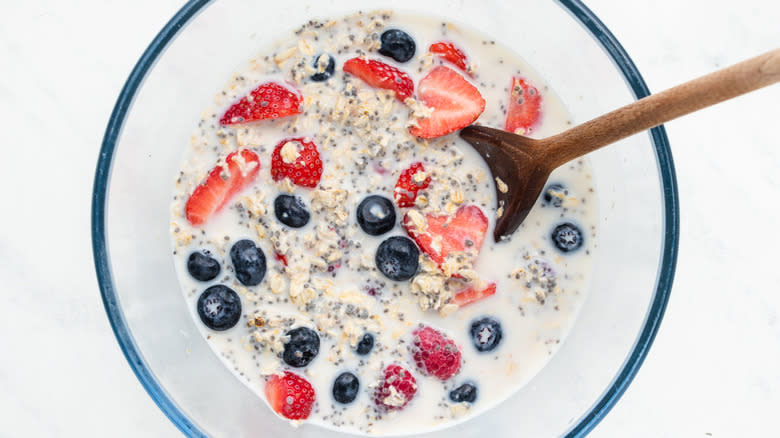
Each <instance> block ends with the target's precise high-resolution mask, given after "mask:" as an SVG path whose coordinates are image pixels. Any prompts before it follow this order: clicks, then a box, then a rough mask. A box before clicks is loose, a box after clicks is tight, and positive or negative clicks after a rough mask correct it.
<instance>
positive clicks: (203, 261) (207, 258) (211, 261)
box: [187, 251, 221, 281]
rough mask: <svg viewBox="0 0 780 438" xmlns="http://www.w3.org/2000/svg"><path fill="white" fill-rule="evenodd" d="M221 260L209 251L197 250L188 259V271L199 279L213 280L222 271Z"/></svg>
mask: <svg viewBox="0 0 780 438" xmlns="http://www.w3.org/2000/svg"><path fill="white" fill-rule="evenodd" d="M220 269H221V268H220V266H219V262H218V261H217V260H216V259H215V258H214V257H211V254H210V253H209V252H208V251H195V252H193V253H192V254H190V257H189V258H188V259H187V272H189V273H190V275H191V276H192V278H194V279H196V280H199V281H211V280H213V279H215V278H217V275H219V271H220Z"/></svg>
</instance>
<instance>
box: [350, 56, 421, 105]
mask: <svg viewBox="0 0 780 438" xmlns="http://www.w3.org/2000/svg"><path fill="white" fill-rule="evenodd" d="M343 69H344V71H345V72H347V73H349V74H351V75H353V76H357V77H358V78H360V79H362V80H363V81H364V82H365V83H367V84H368V85H371V86H372V87H376V88H382V89H385V90H393V91H395V97H396V99H398V100H400V101H401V102H403V101H404V100H405V99H406V98H407V97H411V96H412V94H413V93H414V81H412V78H410V77H409V75H408V74H406V73H404V72H403V71H401V70H399V69H397V68H395V67H393V66H391V65H387V64H385V63H384V62H382V61H377V60H374V59H365V58H352V59H350V60H348V61H347V62H345V63H344V67H343Z"/></svg>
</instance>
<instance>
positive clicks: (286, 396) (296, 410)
mask: <svg viewBox="0 0 780 438" xmlns="http://www.w3.org/2000/svg"><path fill="white" fill-rule="evenodd" d="M265 398H266V399H267V400H268V404H270V405H271V408H273V410H274V411H275V412H276V413H277V414H279V415H281V416H282V417H284V418H289V419H290V420H305V419H306V418H308V417H309V414H311V408H312V406H314V400H315V398H316V394H315V393H314V388H312V387H311V383H309V382H308V381H306V379H304V378H303V377H301V376H299V375H297V374H294V373H291V372H289V371H285V372H284V375H282V376H279V375H276V374H274V375H273V376H272V377H271V379H270V380H268V382H266V384H265Z"/></svg>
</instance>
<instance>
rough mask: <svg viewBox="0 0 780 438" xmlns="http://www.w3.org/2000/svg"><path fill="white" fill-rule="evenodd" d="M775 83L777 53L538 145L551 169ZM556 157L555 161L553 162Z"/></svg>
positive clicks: (779, 65) (656, 96)
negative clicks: (542, 145) (544, 148)
mask: <svg viewBox="0 0 780 438" xmlns="http://www.w3.org/2000/svg"><path fill="white" fill-rule="evenodd" d="M778 81H780V49H775V50H772V51H769V52H767V53H764V54H763V55H760V56H757V57H755V58H751V59H748V60H747V61H743V62H740V63H739V64H734V65H732V66H730V67H726V68H724V69H722V70H718V71H716V72H714V73H710V74H708V75H706V76H702V77H700V78H698V79H694V80H692V81H689V82H686V83H684V84H681V85H678V86H676V87H673V88H670V89H668V90H666V91H662V92H660V93H658V94H653V95H650V96H647V97H644V98H642V99H640V100H637V101H636V102H633V103H631V104H629V105H626V106H624V107H622V108H619V109H616V110H615V111H612V112H610V113H607V114H605V115H603V116H601V117H597V118H595V119H593V120H591V121H589V122H585V123H583V124H581V125H578V126H576V127H574V128H571V129H569V130H567V131H564V132H562V133H560V134H557V135H554V136H552V137H548V138H547V139H545V140H544V143H546V144H547V145H546V147H547V150H546V151H545V154H546V155H547V156H548V157H550V158H551V159H552V157H555V161H558V162H557V163H554V164H555V166H554V167H557V166H559V165H561V164H563V163H566V162H568V161H571V160H573V159H574V158H577V157H579V156H582V155H585V154H587V153H588V152H592V151H594V150H596V149H598V148H600V147H602V146H606V145H608V144H611V143H614V142H616V141H618V140H621V139H623V138H625V137H628V136H630V135H633V134H636V133H639V132H642V131H645V130H648V129H650V128H653V127H655V126H658V125H660V124H662V123H664V122H668V121H670V120H673V119H676V118H677V117H680V116H684V115H686V114H688V113H691V112H694V111H697V110H700V109H702V108H706V107H708V106H710V105H714V104H716V103H719V102H722V101H724V100H728V99H731V98H734V97H737V96H739V95H741V94H745V93H748V92H750V91H754V90H757V89H759V88H761V87H765V86H767V85H771V84H773V83H775V82H778ZM558 157H560V158H558Z"/></svg>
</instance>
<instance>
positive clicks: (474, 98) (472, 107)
mask: <svg viewBox="0 0 780 438" xmlns="http://www.w3.org/2000/svg"><path fill="white" fill-rule="evenodd" d="M417 95H418V97H419V99H420V100H421V101H422V103H423V104H425V106H426V107H428V108H431V109H432V110H433V112H432V113H431V115H430V116H428V117H423V118H418V119H417V120H416V122H415V125H413V126H412V127H411V128H409V132H410V133H411V134H412V135H414V136H417V137H421V138H434V137H441V136H442V135H447V134H449V133H452V132H455V131H457V130H459V129H461V128H465V127H466V126H468V125H470V124H472V123H474V121H475V120H477V117H479V115H480V114H482V111H484V110H485V99H483V98H482V95H481V94H479V90H477V88H476V87H475V86H473V85H471V84H470V83H469V81H467V80H466V79H465V78H464V77H463V76H461V75H460V74H459V73H457V72H456V71H455V70H453V69H451V68H449V67H444V66H439V67H436V68H434V69H433V70H431V72H430V73H428V75H427V76H425V77H424V78H422V79H421V80H420V83H419V84H418V86H417Z"/></svg>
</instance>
